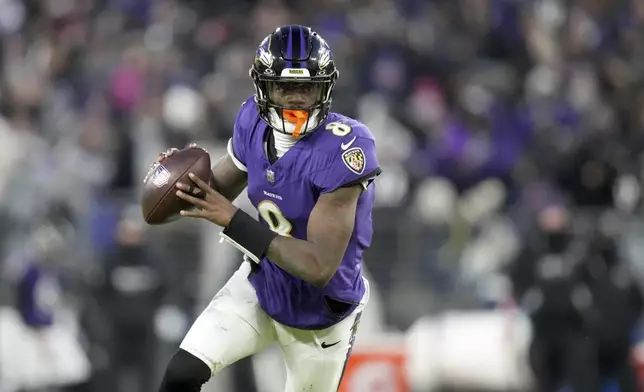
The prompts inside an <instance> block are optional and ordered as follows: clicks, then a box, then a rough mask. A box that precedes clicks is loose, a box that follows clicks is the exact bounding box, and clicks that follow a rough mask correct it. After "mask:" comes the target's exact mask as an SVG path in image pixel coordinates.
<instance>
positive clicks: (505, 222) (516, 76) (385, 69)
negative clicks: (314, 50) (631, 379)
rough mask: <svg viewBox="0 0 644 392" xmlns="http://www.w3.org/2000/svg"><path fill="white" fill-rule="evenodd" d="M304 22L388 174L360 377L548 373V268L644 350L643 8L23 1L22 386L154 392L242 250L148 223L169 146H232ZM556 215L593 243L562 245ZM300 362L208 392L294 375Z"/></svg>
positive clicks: (428, 384)
mask: <svg viewBox="0 0 644 392" xmlns="http://www.w3.org/2000/svg"><path fill="white" fill-rule="evenodd" d="M289 23H300V24H307V25H311V26H313V27H314V28H315V29H316V30H317V31H319V32H320V33H321V34H322V35H323V36H324V37H325V38H326V39H327V41H328V42H329V43H330V45H331V46H332V48H333V50H334V54H335V60H336V62H337V64H338V67H339V69H340V79H339V82H338V85H337V87H336V90H335V96H334V102H333V109H334V111H338V112H342V113H344V114H347V115H350V116H354V117H357V118H358V119H360V120H362V121H363V122H365V123H366V124H367V125H369V126H370V127H371V129H372V131H373V133H374V135H375V136H376V140H377V143H378V147H379V154H380V161H381V164H382V168H383V170H384V173H383V175H382V176H381V178H380V179H379V180H378V198H377V208H376V210H375V211H374V221H375V236H374V241H373V246H372V249H371V250H370V252H369V253H368V255H367V258H366V260H365V264H366V269H367V273H368V274H369V275H370V278H371V281H372V282H373V285H374V295H373V296H372V300H371V303H370V307H369V310H368V315H365V321H364V322H363V325H362V327H361V328H362V329H361V331H360V333H359V335H358V343H357V344H358V347H357V348H356V358H357V359H356V361H362V360H364V361H367V362H366V363H367V365H368V366H365V367H363V368H361V369H356V368H353V369H352V370H351V372H349V374H348V376H349V377H350V379H351V380H350V381H347V383H346V385H345V387H346V388H347V389H346V391H347V392H349V391H403V390H408V389H404V388H402V387H401V386H400V385H397V386H395V385H396V383H399V382H401V381H400V380H401V379H400V378H399V377H398V376H396V375H395V374H396V372H397V371H401V372H402V373H401V374H402V375H403V378H404V379H406V380H407V381H406V382H407V383H408V384H409V388H413V390H417V391H430V390H437V389H432V388H439V387H440V388H448V389H449V388H451V389H449V390H453V391H465V390H492V391H508V390H517V391H525V390H528V385H529V383H530V382H531V379H532V376H531V372H530V370H529V366H528V362H529V361H528V357H529V351H530V350H529V349H528V347H529V345H530V342H531V336H532V333H531V328H530V325H531V324H530V318H529V317H527V315H529V314H533V313H532V312H535V309H539V308H540V306H541V305H540V304H541V302H543V301H541V302H539V301H540V300H535V298H534V296H532V297H531V295H529V294H534V290H533V291H531V290H530V288H534V287H535V286H536V287H537V291H539V283H535V279H532V278H534V276H532V273H531V271H534V270H536V269H539V271H541V275H539V276H541V277H543V276H546V275H547V276H550V277H552V276H558V277H560V278H561V281H564V282H567V283H566V284H564V285H563V286H564V287H565V289H564V290H563V291H561V292H558V294H556V295H557V296H558V297H556V298H559V299H560V300H561V302H566V301H568V300H569V299H570V301H569V302H571V303H572V304H573V306H572V308H574V309H577V310H578V311H579V312H578V313H580V314H582V318H583V319H584V320H585V321H584V325H591V327H590V328H591V329H592V330H593V331H604V330H606V329H609V330H610V328H611V327H612V326H615V325H620V326H623V327H624V328H621V329H620V328H616V329H615V330H616V331H617V332H615V333H614V335H615V336H618V339H617V340H620V339H621V340H620V341H622V340H627V341H628V346H629V348H630V350H631V351H630V353H631V354H632V358H633V360H634V362H637V358H638V342H639V340H640V339H639V337H640V335H641V333H640V332H639V331H640V329H641V328H640V327H639V323H638V322H637V319H638V317H639V313H640V310H641V299H640V298H639V295H638V289H637V287H639V285H640V284H641V282H642V279H643V278H644V264H643V260H642V247H643V246H644V244H642V241H641V237H642V234H643V233H644V222H643V221H642V217H641V198H640V186H641V183H642V179H643V178H642V175H643V173H644V172H643V168H644V167H643V164H644V159H643V158H644V156H642V146H643V145H644V89H643V86H644V84H643V82H644V80H643V75H644V72H643V71H644V40H643V39H641V37H644V3H643V2H641V1H637V0H633V1H626V0H578V1H572V0H571V1H566V0H525V1H519V0H433V1H424V0H399V1H393V2H392V1H387V0H328V1H326V2H320V1H292V0H291V1H288V0H255V1H252V0H235V1H218V0H217V1H215V0H211V1H202V0H185V1H180V0H42V1H36V0H24V1H20V0H2V1H0V34H1V37H2V41H1V50H0V64H1V65H2V68H1V69H2V74H1V84H0V113H1V118H0V215H1V218H0V271H1V273H0V391H2V392H8V391H17V390H28V391H32V390H34V391H56V390H59V389H60V390H70V391H72V390H74V391H97V392H100V391H115V390H118V391H121V392H135V391H142V392H148V391H154V390H155V388H156V385H157V382H158V380H159V379H160V375H161V373H162V371H163V367H164V366H165V363H166V361H167V359H168V358H169V356H170V355H171V353H172V352H173V350H174V349H175V348H176V346H177V344H178V342H179V341H180V339H181V337H182V336H183V334H184V333H185V331H186V328H187V327H188V326H189V324H190V322H191V321H192V320H193V319H194V318H195V317H196V315H197V314H198V312H199V311H200V309H201V308H203V306H204V305H205V304H206V303H207V301H208V300H209V299H210V298H211V296H212V295H213V294H214V293H215V292H216V291H217V289H218V288H219V287H221V285H222V284H223V282H225V280H226V279H227V278H228V277H229V276H230V274H231V272H232V271H233V270H234V269H235V268H236V266H237V265H238V263H239V254H237V253H236V251H235V250H233V249H232V248H230V247H226V246H224V245H219V244H218V241H217V239H218V237H217V235H216V233H217V229H216V228H215V227H214V226H213V225H207V224H201V223H199V222H188V221H180V222H177V223H174V224H171V225H168V226H164V227H158V228H150V227H146V226H145V225H144V224H143V222H142V220H141V217H140V210H139V207H138V204H137V193H138V192H139V190H140V185H141V179H142V178H143V176H144V173H145V172H146V170H147V168H148V165H149V164H150V162H151V161H152V160H154V159H155V157H156V155H157V153H158V152H160V151H163V150H165V149H166V148H168V147H171V146H175V147H182V146H184V145H185V144H187V143H188V142H191V141H194V142H198V143H199V144H200V145H202V146H203V147H205V148H206V149H208V150H209V151H210V152H211V154H212V156H213V157H217V156H219V155H220V154H223V153H224V146H225V144H224V143H225V142H226V140H227V139H228V138H229V137H230V136H231V130H232V123H233V120H234V116H235V114H236V112H237V109H238V107H239V105H240V103H241V102H242V101H243V100H244V99H245V98H246V97H248V96H249V95H250V94H251V93H252V91H253V90H252V85H251V81H250V79H249V78H248V74H247V71H248V68H249V66H250V62H251V61H252V56H253V53H254V50H255V46H256V45H257V43H259V42H260V40H261V39H262V38H263V37H264V36H266V35H267V34H268V33H269V32H270V31H271V30H272V29H274V28H275V27H276V26H278V25H282V24H289ZM638 37H639V38H638ZM238 202H239V203H240V205H241V206H243V207H244V208H248V209H249V211H250V207H249V205H248V202H247V200H245V199H244V197H243V196H242V197H240V200H239V201H238ZM557 227H565V228H566V230H565V231H566V233H567V234H569V235H568V236H567V237H566V238H567V242H566V246H565V247H564V248H566V249H568V248H569V247H571V248H574V249H573V250H574V251H571V252H569V253H574V254H576V255H580V254H581V255H583V256H578V257H576V258H574V262H573V261H569V259H570V258H569V257H559V258H558V257H554V256H553V254H555V255H560V254H562V252H561V250H556V249H554V248H551V247H549V246H550V245H552V244H551V242H552V241H550V240H551V239H552V238H553V237H552V236H549V235H548V233H549V232H551V231H552V229H553V228H555V229H556V228H557ZM549 244H550V245H549ZM569 245H570V246H569ZM553 249H554V250H553ZM575 252H577V253H575ZM607 255H608V256H607ZM543 256H552V257H550V258H548V260H546V261H544V260H543ZM598 258H599V259H601V260H603V261H605V263H603V264H602V263H601V262H599V264H598V263H597V262H596V260H597V259H598ZM601 260H600V261H601ZM593 263H594V264H593ZM535 265H538V268H536V269H535V268H533V267H534V266H535ZM598 265H599V267H598ZM598 268H599V269H598ZM602 268H603V269H602ZM573 270H574V271H579V270H583V271H590V273H588V274H587V275H589V276H590V278H587V277H586V278H583V279H582V278H579V275H580V274H576V273H573V272H571V271H573ZM544 271H547V273H546V272H544ZM593 271H594V272H593ZM597 271H599V272H597ZM581 275H583V274H581ZM526 276H527V277H526ZM536 280H539V279H536ZM526 282H528V283H526ZM607 287H608V288H607ZM546 291H547V290H545V291H543V292H546ZM546 296H547V295H546ZM546 302H547V301H546ZM555 319H556V317H555ZM556 320H559V319H556ZM607 320H608V322H606V321H607ZM556 322H559V321H556ZM556 322H555V323H556ZM563 324H564V327H562V328H566V326H565V322H564V323H563ZM547 325H549V324H548V323H546V326H547ZM546 329H547V328H546ZM572 329H573V330H574V328H572ZM575 331H576V330H575ZM575 333H576V332H575ZM579 334H580V335H575V334H573V335H575V336H583V337H584V339H585V340H592V339H591V338H589V337H588V336H591V335H592V334H590V335H589V334H588V331H587V330H583V331H582V332H579ZM593 336H594V335H593ZM374 352H379V353H380V354H377V355H376V354H373V353H374ZM374 355H375V356H374ZM401 357H402V358H404V360H403V362H402V363H403V364H404V366H403V367H402V368H400V367H398V366H399V365H400V363H399V362H397V361H398V360H399V359H400V358H401ZM383 358H384V359H385V361H384V362H383V361H380V362H379V361H378V359H383ZM580 358H582V359H580ZM584 358H586V357H579V358H577V360H579V361H581V362H583V360H585V359H584ZM369 360H372V362H371V363H369ZM387 361H389V362H387ZM356 363H357V362H356ZM280 366H281V365H280V362H279V357H277V356H276V352H274V351H271V352H268V353H267V354H265V355H262V356H259V357H257V358H256V359H255V360H254V361H252V362H251V361H242V362H241V363H240V364H239V365H236V366H233V367H231V368H230V369H229V370H227V371H225V372H224V373H222V375H221V376H218V377H217V378H216V379H215V380H213V381H212V383H211V385H210V386H209V388H210V389H207V390H211V389H212V388H215V387H217V386H219V387H220V388H221V389H217V390H221V391H230V392H232V391H253V390H257V391H258V392H264V391H266V392H269V391H279V390H280V388H281V378H280V376H279V375H281V374H282V373H281V371H282V370H281V367H280ZM252 384H254V386H253V385H252ZM359 384H360V385H359Z"/></svg>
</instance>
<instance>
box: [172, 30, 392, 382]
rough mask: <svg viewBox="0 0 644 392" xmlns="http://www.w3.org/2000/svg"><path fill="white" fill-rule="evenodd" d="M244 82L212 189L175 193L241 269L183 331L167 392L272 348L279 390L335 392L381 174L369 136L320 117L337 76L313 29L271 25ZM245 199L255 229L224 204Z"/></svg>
mask: <svg viewBox="0 0 644 392" xmlns="http://www.w3.org/2000/svg"><path fill="white" fill-rule="evenodd" d="M250 77H251V79H252V81H253V84H254V85H255V90H256V93H255V95H254V96H253V97H252V98H250V99H248V100H247V101H246V102H244V103H243V104H242V106H241V108H240V110H239V114H238V115H237V118H236V121H235V125H234V133H233V137H232V139H231V140H230V141H229V142H228V154H227V155H225V156H224V157H222V158H221V159H220V160H219V161H218V162H217V163H216V165H215V166H214V168H213V173H212V178H211V179H200V178H197V177H195V176H193V175H191V177H190V178H191V179H192V181H193V183H191V184H177V188H178V189H177V195H178V196H179V197H181V198H183V199H185V200H186V201H188V202H190V203H192V204H194V206H195V207H196V208H195V209H192V210H189V211H188V210H186V211H182V212H181V214H182V215H183V216H186V217H194V218H202V219H206V220H208V221H210V222H212V223H214V224H216V225H219V226H221V227H223V228H224V229H223V231H222V233H221V236H222V238H223V240H225V241H227V242H229V243H230V244H232V245H233V246H235V247H237V248H238V249H239V250H241V251H242V252H243V253H244V262H243V263H242V265H241V267H240V268H239V270H237V272H236V273H235V274H234V275H233V276H232V277H231V278H230V280H229V281H228V282H227V283H226V285H225V286H224V287H223V288H222V289H221V290H220V291H219V293H217V295H216V296H215V297H214V298H213V300H212V301H211V302H210V304H209V305H208V306H207V308H206V309H205V310H204V311H203V313H202V314H201V315H200V316H199V317H198V319H197V320H196V321H195V323H194V324H193V325H192V327H191V328H190V330H189V332H188V333H187V335H186V336H185V338H184V340H183V342H182V343H181V345H180V348H179V350H178V351H177V353H175V355H174V356H173V357H172V359H171V360H170V363H169V364H168V367H167V370H166V373H165V375H164V378H163V381H162V385H161V391H162V392H178V391H180V392H187V391H199V390H200V389H201V386H202V385H203V384H204V383H205V382H206V381H208V379H210V377H211V376H213V375H214V374H216V373H217V372H219V371H220V370H221V369H223V368H224V367H226V366H227V365H229V364H231V363H233V362H235V361H237V360H239V359H241V358H244V357H246V356H249V355H252V354H254V353H257V352H258V351H260V350H263V349H264V348H266V347H268V346H269V345H271V344H273V343H278V344H279V346H280V347H281V349H282V352H283V354H284V358H285V362H286V368H287V381H286V383H287V385H286V391H290V392H294V391H303V390H306V391H313V392H315V391H318V392H329V391H335V390H337V388H338V386H339V384H340V380H341V378H342V375H343V372H344V367H345V365H346V361H347V359H348V356H349V354H350V352H351V347H352V345H353V341H354V337H355V333H356V329H357V326H358V322H359V320H360V314H361V311H362V310H363V308H364V306H365V304H366V303H367V301H368V298H369V288H368V287H369V286H368V282H367V281H366V280H365V279H364V278H363V277H362V274H361V262H362V255H363V252H364V250H365V249H366V248H368V247H369V245H370V242H371V237H372V232H373V228H372V221H371V211H372V207H373V202H374V185H373V184H372V181H373V179H374V178H375V177H376V176H377V175H378V174H379V173H380V168H379V166H378V160H377V157H376V147H375V143H374V138H373V136H372V134H371V132H370V131H369V129H368V128H367V127H366V126H365V125H364V124H362V123H360V122H358V121H356V120H354V119H352V118H349V117H346V116H343V115H341V114H338V113H331V112H330V111H329V109H330V106H331V96H332V92H333V88H334V86H335V83H336V80H337V78H338V70H337V69H336V67H335V64H334V61H333V56H332V55H331V50H330V48H329V46H328V44H327V43H326V41H325V40H324V39H323V38H322V37H321V36H320V35H319V34H317V33H316V32H314V31H312V30H311V29H310V28H309V27H305V26H299V25H291V26H282V27H279V28H278V29H276V30H275V31H274V32H273V33H271V34H270V35H268V36H267V37H266V38H265V39H264V40H263V41H262V43H261V44H260V45H259V47H258V49H257V52H256V54H255V59H254V62H253V65H252V67H251V69H250ZM172 151H173V150H170V151H169V152H166V153H165V154H162V157H161V162H162V161H163V157H164V156H167V155H169V154H171V153H172ZM204 180H205V181H204ZM208 180H210V184H211V185H212V187H210V186H209V185H208V184H207V182H208ZM245 187H248V196H249V198H250V200H251V202H252V203H253V205H254V206H255V207H256V208H257V211H258V212H259V217H260V221H259V222H258V221H257V220H255V219H253V218H252V217H251V216H249V215H247V214H246V213H244V212H243V211H242V210H240V209H238V208H236V207H235V206H234V205H233V204H232V202H231V201H232V200H234V199H235V198H236V197H237V196H238V195H239V194H240V192H241V191H242V190H243V189H244V188H245ZM195 196H200V197H195Z"/></svg>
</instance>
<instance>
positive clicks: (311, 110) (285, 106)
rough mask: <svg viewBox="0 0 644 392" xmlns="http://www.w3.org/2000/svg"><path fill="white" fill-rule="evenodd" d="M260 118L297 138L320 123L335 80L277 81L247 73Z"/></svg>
mask: <svg viewBox="0 0 644 392" xmlns="http://www.w3.org/2000/svg"><path fill="white" fill-rule="evenodd" d="M250 76H251V78H252V79H253V83H254V85H255V91H256V95H255V100H256V102H257V105H258V107H259V114H260V117H261V118H262V119H263V120H264V121H266V122H267V123H268V124H269V125H270V126H271V127H272V128H273V129H275V130H276V131H278V132H281V133H284V134H287V135H291V136H294V137H296V138H300V137H303V136H305V135H306V134H308V133H310V132H311V131H313V130H315V129H316V128H318V127H319V126H320V124H322V122H324V120H325V119H326V117H327V115H328V113H329V107H330V105H331V92H332V91H333V87H334V85H335V79H336V78H337V71H335V72H334V73H333V74H332V75H329V76H327V75H324V76H317V77H311V78H308V77H307V78H302V77H300V78H298V77H295V78H294V77H278V76H273V75H266V74H259V73H258V72H257V71H256V70H254V69H251V70H250Z"/></svg>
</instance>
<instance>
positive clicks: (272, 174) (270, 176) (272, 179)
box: [266, 169, 275, 184]
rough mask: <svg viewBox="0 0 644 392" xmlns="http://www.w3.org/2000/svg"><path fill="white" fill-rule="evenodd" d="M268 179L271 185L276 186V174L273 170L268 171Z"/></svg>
mask: <svg viewBox="0 0 644 392" xmlns="http://www.w3.org/2000/svg"><path fill="white" fill-rule="evenodd" d="M266 179H267V180H268V182H270V183H271V184H275V172H274V171H272V170H271V169H266Z"/></svg>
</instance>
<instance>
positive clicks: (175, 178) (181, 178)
mask: <svg viewBox="0 0 644 392" xmlns="http://www.w3.org/2000/svg"><path fill="white" fill-rule="evenodd" d="M210 170H211V169H210V155H209V154H208V153H207V152H206V151H205V150H203V149H201V148H199V147H189V148H185V149H183V150H179V151H175V152H174V153H173V154H172V155H170V156H169V157H166V158H164V159H163V160H162V161H161V162H157V163H155V164H154V165H152V167H151V168H150V170H149V171H148V174H147V175H146V176H145V179H144V180H143V193H142V195H141V212H142V213H143V219H145V222H146V223H147V224H150V225H161V224H164V223H168V222H172V221H174V220H176V219H178V218H180V217H181V215H180V214H179V212H180V211H181V210H188V209H191V208H193V205H192V204H190V203H188V202H186V201H185V200H183V199H181V198H179V197H178V196H177V194H176V192H177V190H178V189H177V188H176V186H175V185H176V183H177V182H183V183H184V184H194V183H193V182H192V180H190V177H188V173H194V174H195V175H196V176H197V177H199V178H201V179H202V180H204V181H206V182H207V183H209V182H210V174H211V171H210Z"/></svg>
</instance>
